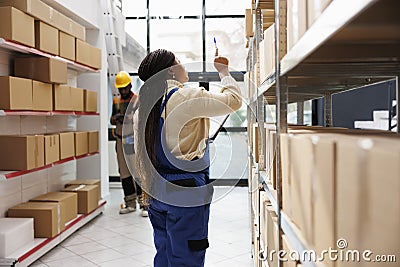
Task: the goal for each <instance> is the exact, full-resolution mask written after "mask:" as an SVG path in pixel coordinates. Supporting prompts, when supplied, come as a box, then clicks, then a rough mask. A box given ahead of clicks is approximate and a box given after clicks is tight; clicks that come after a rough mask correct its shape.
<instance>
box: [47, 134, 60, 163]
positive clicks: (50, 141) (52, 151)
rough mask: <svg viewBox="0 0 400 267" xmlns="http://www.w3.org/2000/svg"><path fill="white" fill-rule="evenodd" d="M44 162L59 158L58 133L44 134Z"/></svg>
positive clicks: (51, 161) (54, 160)
mask: <svg viewBox="0 0 400 267" xmlns="http://www.w3.org/2000/svg"><path fill="white" fill-rule="evenodd" d="M44 155H45V164H46V165H48V164H51V163H53V162H56V161H59V160H60V136H59V135H58V134H52V135H45V136H44Z"/></svg>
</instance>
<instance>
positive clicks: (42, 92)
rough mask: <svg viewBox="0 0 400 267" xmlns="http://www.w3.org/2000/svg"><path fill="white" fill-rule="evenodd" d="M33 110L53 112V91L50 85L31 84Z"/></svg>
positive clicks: (36, 82)
mask: <svg viewBox="0 0 400 267" xmlns="http://www.w3.org/2000/svg"><path fill="white" fill-rule="evenodd" d="M32 92H33V93H32V95H33V109H32V110H40V111H52V110H53V89H52V85H51V84H50V83H42V82H38V81H33V82H32Z"/></svg>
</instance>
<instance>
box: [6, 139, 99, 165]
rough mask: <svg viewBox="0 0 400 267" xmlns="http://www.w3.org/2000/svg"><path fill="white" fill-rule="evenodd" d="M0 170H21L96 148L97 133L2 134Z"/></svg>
mask: <svg viewBox="0 0 400 267" xmlns="http://www.w3.org/2000/svg"><path fill="white" fill-rule="evenodd" d="M0 146H1V147H2V148H3V149H4V151H8V153H1V154H0V170H10V171H22V170H32V169H36V168H40V167H43V166H46V165H49V164H52V163H54V162H57V161H59V160H64V159H68V158H72V157H78V156H82V155H86V154H90V153H95V152H98V151H99V133H98V132H97V131H90V132H63V133H56V134H46V135H15V136H13V135H10V136H8V135H3V136H0Z"/></svg>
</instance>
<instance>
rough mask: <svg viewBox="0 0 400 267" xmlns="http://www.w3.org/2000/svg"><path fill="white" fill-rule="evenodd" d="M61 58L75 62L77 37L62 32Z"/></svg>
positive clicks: (60, 35)
mask: <svg viewBox="0 0 400 267" xmlns="http://www.w3.org/2000/svg"><path fill="white" fill-rule="evenodd" d="M59 43H60V50H59V55H60V57H63V58H66V59H69V60H72V61H75V37H73V36H71V35H69V34H67V33H64V32H62V31H60V34H59Z"/></svg>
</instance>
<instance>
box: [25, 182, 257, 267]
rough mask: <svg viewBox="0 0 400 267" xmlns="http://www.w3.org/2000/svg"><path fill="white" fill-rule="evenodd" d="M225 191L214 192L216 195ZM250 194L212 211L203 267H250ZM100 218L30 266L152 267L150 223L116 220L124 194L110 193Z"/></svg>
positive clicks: (240, 192)
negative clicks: (207, 246) (208, 243)
mask: <svg viewBox="0 0 400 267" xmlns="http://www.w3.org/2000/svg"><path fill="white" fill-rule="evenodd" d="M224 191H226V189H223V188H218V187H217V188H215V195H221V194H222V193H223V192H224ZM247 191H248V188H247V187H236V188H234V189H233V190H232V191H231V192H229V193H228V194H226V195H225V196H224V197H221V198H220V199H219V200H218V201H216V202H215V203H213V204H212V205H211V217H210V230H209V231H210V235H209V240H210V248H209V249H208V251H207V254H206V264H205V266H207V267H214V266H215V267H218V266H230V267H250V266H253V264H252V259H251V241H250V239H251V237H250V235H251V234H250V229H249V218H248V217H249V212H248V192H247ZM110 193H111V194H110V198H109V199H108V203H107V206H106V210H105V212H104V214H102V215H100V216H99V217H98V218H96V219H94V220H93V221H92V222H90V223H89V224H88V225H86V226H85V227H83V228H82V229H80V230H79V231H78V232H76V233H74V234H73V235H72V236H71V237H69V238H68V239H67V240H65V241H64V242H63V243H61V244H60V245H59V246H57V247H55V248H54V249H53V250H52V251H50V252H49V253H47V254H46V255H45V256H43V257H42V258H40V260H38V261H36V262H35V263H34V264H33V265H31V266H36V267H44V266H54V267H62V266H68V267H69V266H80V267H84V266H110V267H111V266H113V267H114V266H119V267H124V266H138V267H139V266H152V265H153V264H152V261H153V256H154V254H155V249H154V245H153V239H152V238H153V237H152V229H151V225H150V221H149V219H148V218H142V217H140V213H139V212H138V211H136V212H134V213H130V214H126V215H119V214H118V210H119V205H120V203H121V200H122V189H111V190H110Z"/></svg>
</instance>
